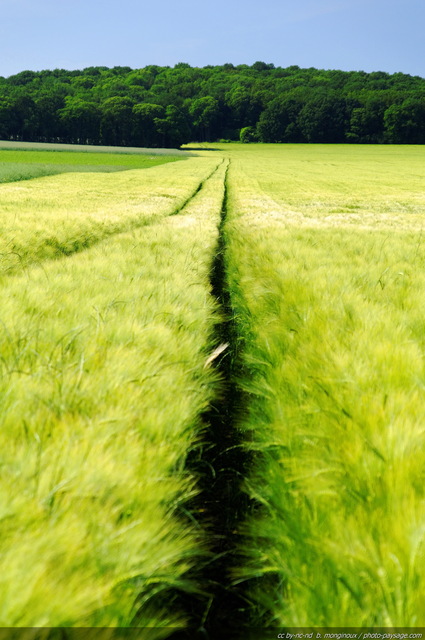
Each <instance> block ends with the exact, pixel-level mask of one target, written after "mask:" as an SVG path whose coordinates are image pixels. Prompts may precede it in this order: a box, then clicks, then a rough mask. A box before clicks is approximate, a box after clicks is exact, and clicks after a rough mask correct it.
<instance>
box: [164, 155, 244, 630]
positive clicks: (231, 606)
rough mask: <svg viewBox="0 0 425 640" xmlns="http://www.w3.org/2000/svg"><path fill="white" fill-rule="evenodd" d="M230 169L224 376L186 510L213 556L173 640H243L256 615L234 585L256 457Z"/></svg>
mask: <svg viewBox="0 0 425 640" xmlns="http://www.w3.org/2000/svg"><path fill="white" fill-rule="evenodd" d="M229 165H230V162H229V163H228V165H227V168H226V173H225V176H224V196H223V202H222V206H221V219H220V225H219V236H218V242H217V248H216V253H215V257H214V260H213V263H212V265H211V273H210V282H211V293H212V295H213V296H214V298H215V299H216V301H217V303H218V305H219V313H220V317H221V320H220V322H219V323H217V324H216V326H215V332H214V336H213V347H214V349H213V352H212V354H211V357H210V363H209V365H210V366H212V367H214V369H215V370H216V372H217V374H218V376H219V377H220V380H221V385H220V393H219V394H218V395H217V397H216V398H215V400H214V401H213V402H212V403H211V406H210V407H209V409H208V410H207V411H206V412H205V413H204V415H203V416H202V417H203V424H204V429H203V433H202V434H201V442H200V446H199V447H198V448H197V449H195V450H194V451H193V452H192V453H191V455H190V457H189V459H188V461H187V468H188V471H189V472H190V473H191V474H193V475H194V476H195V477H196V478H197V482H198V489H199V494H198V496H197V497H196V498H195V499H194V500H193V501H192V503H191V504H189V505H187V509H188V511H189V513H190V514H191V517H192V518H195V519H196V521H197V522H198V524H199V526H200V527H202V529H204V530H205V532H206V535H207V539H208V540H209V552H210V555H209V558H208V560H207V562H206V563H204V564H203V565H202V566H198V567H197V569H196V571H195V572H191V573H190V576H189V577H190V579H191V580H193V582H194V583H196V584H198V585H199V591H198V592H197V593H195V594H191V595H187V594H181V595H180V596H178V597H177V601H178V604H179V606H180V607H181V608H182V609H183V610H184V612H185V615H186V616H188V618H189V620H190V630H189V631H185V632H177V633H175V634H173V635H172V636H171V638H172V640H184V639H186V638H187V639H189V638H190V639H191V640H195V639H196V638H207V639H208V640H219V639H224V638H232V640H238V638H242V637H244V635H245V633H246V630H247V629H248V627H249V623H250V611H251V609H252V606H251V603H250V602H249V601H248V600H247V597H246V593H245V592H246V587H245V585H244V583H240V584H236V581H235V570H237V568H238V567H240V566H241V565H243V557H242V556H241V551H240V550H241V549H242V548H243V544H242V542H243V533H242V532H241V525H242V523H243V522H244V521H245V519H246V516H247V514H248V513H249V512H250V511H252V510H253V509H255V508H256V505H255V504H254V503H253V502H252V501H251V500H250V498H249V497H248V496H247V494H246V493H245V492H244V491H243V490H242V483H243V481H244V478H245V477H246V475H247V472H248V470H249V468H250V467H251V465H252V455H251V454H250V453H249V452H248V451H247V448H246V446H245V434H244V432H243V431H242V430H241V429H240V427H239V420H240V418H241V416H242V415H243V411H244V406H245V398H244V392H243V390H242V389H241V387H240V386H239V384H238V380H239V379H240V377H241V366H242V365H241V357H240V350H241V348H242V343H241V340H240V338H239V336H238V329H237V326H236V319H235V315H234V312H233V308H232V301H231V295H230V291H229V289H228V284H227V274H226V271H227V269H226V260H227V251H226V232H225V225H226V219H227V199H228V193H227V174H228V170H229Z"/></svg>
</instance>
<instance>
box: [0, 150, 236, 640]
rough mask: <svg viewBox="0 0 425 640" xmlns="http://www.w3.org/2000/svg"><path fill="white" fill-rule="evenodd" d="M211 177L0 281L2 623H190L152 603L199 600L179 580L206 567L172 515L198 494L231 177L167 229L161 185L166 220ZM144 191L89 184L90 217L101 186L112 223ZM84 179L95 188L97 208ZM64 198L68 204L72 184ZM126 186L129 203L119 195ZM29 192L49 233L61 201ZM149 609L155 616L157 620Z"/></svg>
mask: <svg viewBox="0 0 425 640" xmlns="http://www.w3.org/2000/svg"><path fill="white" fill-rule="evenodd" d="M178 166H179V164H178V163H175V164H172V165H167V167H165V171H166V172H168V171H169V170H171V171H173V170H174V171H175V170H176V168H178ZM207 167H208V169H209V170H210V169H211V162H203V163H200V168H198V167H196V168H194V170H193V173H192V175H191V174H190V173H189V175H187V174H186V176H187V179H186V182H185V184H184V185H181V184H179V178H180V180H181V177H182V174H179V173H178V169H177V174H171V176H170V174H168V173H167V176H168V178H170V183H171V186H169V184H168V183H167V186H164V185H163V184H162V186H161V182H160V183H159V184H158V176H156V181H155V180H154V179H152V181H151V182H149V184H150V185H151V186H152V188H153V189H154V195H151V196H150V197H151V198H152V200H147V201H146V207H145V209H143V206H142V207H139V206H138V205H137V203H134V207H135V208H136V209H137V210H138V211H139V212H140V209H141V210H142V211H146V208H147V207H148V206H149V207H150V208H151V210H152V212H154V211H155V212H157V213H156V215H157V217H159V218H160V220H159V221H158V224H152V225H150V226H148V227H143V228H136V229H133V230H132V231H131V232H128V233H122V234H119V235H115V236H113V237H110V238H108V239H106V240H105V241H103V242H99V243H98V244H97V245H96V246H94V247H92V248H90V249H88V250H87V251H84V252H83V253H80V254H76V255H72V256H69V257H67V258H66V259H62V260H60V261H49V262H47V263H45V264H44V265H43V267H42V268H41V267H39V266H37V265H34V266H32V267H29V268H28V269H27V271H26V272H25V273H20V274H15V275H11V276H10V277H9V278H7V279H4V281H3V283H2V299H3V303H2V307H1V312H0V333H1V337H0V344H1V360H0V371H1V373H0V394H1V397H2V408H1V412H0V441H1V442H0V450H1V451H2V465H1V467H0V478H1V481H0V487H1V517H0V555H1V558H2V573H1V577H0V595H1V597H0V601H1V608H0V620H1V624H2V625H3V626H8V627H13V626H27V627H30V626H31V627H32V626H34V627H40V626H49V627H52V626H53V627H54V626H128V625H129V624H131V623H132V621H133V620H135V621H136V622H135V623H136V624H137V625H140V626H142V627H148V626H149V627H154V628H157V629H158V632H157V633H158V635H157V636H155V637H164V633H165V632H164V629H163V628H164V627H167V626H179V625H183V624H184V612H181V611H179V610H178V609H177V608H172V607H170V606H169V603H168V601H167V598H166V597H165V596H163V597H161V594H162V593H169V592H170V590H173V589H174V590H176V589H179V590H181V591H183V592H184V591H186V590H188V591H190V590H193V588H194V585H193V584H190V582H189V581H188V579H187V578H186V575H187V572H188V570H189V569H190V568H191V567H193V565H194V564H196V562H197V561H198V560H199V557H201V556H202V555H203V554H205V553H206V552H205V547H206V545H205V540H204V534H203V533H202V531H200V530H199V528H197V527H195V526H194V525H193V524H190V523H188V522H187V521H186V520H185V519H184V518H183V517H182V516H181V514H182V513H183V512H184V509H183V506H184V503H185V502H186V501H187V500H188V499H189V498H190V497H191V496H193V494H194V492H195V491H196V487H195V484H194V480H193V478H191V477H190V475H189V474H188V472H187V471H186V470H185V459H186V456H187V454H188V452H189V451H190V450H191V449H192V448H193V447H194V446H196V441H197V437H198V436H197V432H198V430H199V428H200V426H201V425H200V415H201V413H202V412H203V411H204V410H205V409H206V407H207V406H208V404H209V402H210V399H211V397H212V395H214V393H215V386H216V374H215V373H214V372H213V370H212V369H211V368H210V367H209V366H207V365H208V356H209V344H210V334H211V328H212V326H213V324H214V322H215V303H214V302H213V300H212V297H211V296H210V294H209V269H210V264H211V261H212V256H213V253H214V250H215V246H216V242H217V226H218V222H219V211H220V204H221V199H222V197H223V172H224V166H222V167H220V169H219V170H218V172H216V174H215V175H214V176H213V177H211V179H210V180H209V181H207V182H206V183H205V185H204V187H203V188H202V189H201V190H200V191H199V193H198V194H197V195H196V196H195V197H194V198H193V199H192V200H190V202H188V203H187V206H186V207H185V208H184V209H183V210H182V211H181V212H180V214H179V215H176V216H171V217H168V218H166V219H163V218H162V217H161V215H160V214H159V213H158V210H157V203H158V199H159V198H160V195H159V192H160V189H162V192H163V193H164V194H165V193H167V195H168V196H170V195H173V198H172V199H171V198H169V199H170V200H171V204H170V205H167V206H164V207H163V212H165V211H168V210H169V209H172V208H175V206H176V204H175V202H176V201H181V200H182V199H183V198H184V197H186V196H187V194H188V193H190V191H191V190H193V187H194V185H195V184H196V182H197V181H198V182H199V178H200V177H202V176H204V174H205V171H206V168H207ZM161 170H162V171H164V167H161ZM153 171H154V170H153ZM185 171H187V167H186V169H185ZM161 175H163V174H161ZM173 176H174V182H173V180H171V178H172V177H173ZM92 178H93V180H94V182H93V181H91V179H92ZM109 178H111V176H109ZM144 178H145V174H143V175H142V172H140V173H139V174H133V175H128V176H127V178H125V179H124V181H123V176H122V175H117V174H114V176H113V179H114V180H117V182H116V183H115V182H114V186H115V190H114V191H113V192H112V184H111V182H110V181H108V182H102V181H101V182H100V183H98V182H97V180H98V179H99V176H95V177H93V176H90V177H88V176H85V177H84V180H83V178H81V180H82V182H84V194H85V200H86V206H87V201H91V199H93V200H95V201H97V200H96V198H97V197H99V200H102V199H103V202H104V203H105V202H106V200H105V195H106V193H105V191H106V190H107V189H110V190H111V193H110V194H109V195H110V197H109V198H108V200H107V201H108V202H110V203H111V209H112V211H111V213H110V218H111V219H114V216H115V215H116V214H117V212H118V209H119V203H120V202H121V209H120V210H121V211H123V210H124V211H125V208H126V207H127V208H128V209H129V210H132V205H133V203H132V202H131V200H132V198H134V199H135V198H136V195H137V193H139V195H140V194H142V195H143V194H145V195H146V193H147V189H148V186H147V182H146V181H143V180H144ZM86 179H87V182H86ZM55 180H56V179H54V180H53V182H52V183H50V189H51V186H52V184H58V183H57V182H55ZM68 180H70V182H69V181H68ZM138 180H140V182H141V186H140V188H138V187H137V183H138ZM94 183H95V184H96V185H98V184H101V185H102V192H99V193H94V194H92V196H90V192H89V190H88V187H89V185H91V186H92V187H93V189H94ZM60 184H61V186H62V188H63V189H66V188H69V196H70V197H71V196H72V185H74V186H75V183H74V182H73V179H72V177H71V176H66V177H65V179H63V180H62V179H61V181H60ZM107 185H109V187H108V186H107ZM130 186H132V189H133V191H132V195H131V197H129V198H128V199H127V198H126V195H128V193H127V194H125V192H123V189H124V188H125V187H127V188H129V187H130ZM32 188H33V189H35V190H36V191H37V189H40V188H46V192H45V199H44V202H45V203H46V202H49V198H50V201H51V207H49V206H46V208H45V209H43V211H44V210H45V211H46V218H45V219H42V222H43V229H46V230H47V228H48V222H49V219H50V216H53V215H54V211H56V209H55V207H54V206H53V205H54V201H55V198H56V197H57V198H58V199H59V194H56V195H55V194H51V192H50V190H49V188H47V187H44V185H42V186H40V185H37V184H34V185H32ZM81 188H82V187H81V186H80V189H81ZM11 193H13V196H14V197H15V198H17V194H16V192H15V191H13V190H12V191H11ZM30 193H31V194H32V195H33V196H34V199H33V200H31V203H32V204H33V203H34V202H35V195H34V192H33V191H30ZM61 197H62V198H63V197H64V191H62V194H61ZM163 197H164V199H167V200H168V198H166V195H164V196H163ZM146 198H147V196H146ZM77 199H78V198H77V196H76V195H75V196H74V199H73V200H72V202H73V203H75V206H76V203H77ZM128 200H129V201H130V202H128ZM23 202H24V203H25V204H26V206H27V209H26V211H25V212H24V216H26V217H25V220H24V222H23V228H24V229H25V228H26V229H27V231H28V233H29V235H30V237H32V227H31V223H30V222H28V223H27V222H26V220H31V221H32V220H35V219H36V216H34V217H33V216H31V212H30V205H29V200H26V199H24V200H23ZM68 205H69V202H68ZM41 210H42V205H41V204H40V212H41ZM61 211H62V212H63V213H62V215H63V217H64V220H65V219H66V218H69V219H71V221H72V216H71V215H70V214H69V208H65V205H64V207H63V209H62V210H61V209H60V210H59V212H57V215H59V216H60V215H61ZM99 215H100V201H99ZM108 215H109V213H108ZM137 215H140V213H138V214H137ZM55 229H56V227H55ZM26 241H27V245H28V246H29V247H30V242H29V239H28V238H27V239H26ZM179 513H180V516H179ZM152 601H155V602H157V601H158V602H160V603H162V604H157V605H156V606H152V607H150V606H149V603H150V602H152ZM135 603H136V604H135ZM138 608H139V609H140V613H139V614H138V613H137V610H138ZM161 628H162V631H161ZM152 637H153V636H152Z"/></svg>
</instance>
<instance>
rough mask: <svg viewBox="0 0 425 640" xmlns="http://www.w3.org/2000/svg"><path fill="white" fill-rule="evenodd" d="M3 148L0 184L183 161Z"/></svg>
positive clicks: (152, 155) (174, 157) (80, 152)
mask: <svg viewBox="0 0 425 640" xmlns="http://www.w3.org/2000/svg"><path fill="white" fill-rule="evenodd" d="M52 147H53V148H52V150H49V151H45V150H37V149H32V148H29V149H27V148H24V149H2V148H1V143H0V184H1V183H4V182H18V181H21V180H31V179H33V178H41V177H44V176H51V175H57V174H60V173H66V172H70V171H72V172H78V173H81V172H87V171H89V172H103V173H105V172H106V173H108V172H112V171H125V170H128V169H148V168H150V167H155V166H157V165H161V164H166V163H168V162H175V161H177V160H182V159H183V158H182V156H177V155H173V154H171V153H170V154H169V155H155V154H150V155H147V154H137V153H132V154H130V153H112V152H95V151H86V152H84V151H65V150H63V151H58V150H56V151H55V150H53V149H54V145H52Z"/></svg>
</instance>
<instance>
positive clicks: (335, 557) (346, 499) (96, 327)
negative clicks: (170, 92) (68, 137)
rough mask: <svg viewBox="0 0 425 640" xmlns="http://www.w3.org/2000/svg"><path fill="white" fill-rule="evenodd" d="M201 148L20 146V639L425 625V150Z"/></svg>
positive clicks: (11, 337) (7, 292) (16, 477)
mask: <svg viewBox="0 0 425 640" xmlns="http://www.w3.org/2000/svg"><path fill="white" fill-rule="evenodd" d="M191 148H192V149H193V150H194V152H195V153H196V154H197V155H194V156H192V157H189V158H188V159H187V160H186V161H185V162H168V161H167V163H166V164H162V165H161V166H155V167H152V168H151V169H150V170H149V171H143V170H141V169H140V167H139V166H135V165H134V164H132V163H134V162H136V161H137V162H138V161H139V159H140V161H141V162H143V159H146V160H150V157H149V156H143V154H142V155H138V156H135V155H131V154H130V155H121V154H117V155H112V156H110V154H109V152H102V153H97V152H94V153H84V154H80V153H79V152H73V153H70V152H68V151H61V152H60V153H56V152H55V153H52V152H45V151H36V150H30V151H16V152H15V151H11V150H9V151H1V152H0V159H1V157H2V154H3V153H7V154H13V153H17V154H18V156H17V159H16V161H15V162H16V163H17V164H18V165H21V162H22V164H23V161H21V156H20V155H19V154H22V156H24V155H27V154H28V155H27V157H28V158H30V159H31V158H33V160H28V162H27V166H29V165H30V164H31V163H33V166H39V165H41V164H43V163H44V155H43V154H49V153H50V157H53V158H54V159H55V162H56V158H57V157H59V156H61V157H63V158H64V161H63V162H62V164H61V166H68V167H70V168H72V170H73V171H75V167H76V166H78V167H79V166H81V164H80V163H81V160H80V156H84V157H85V158H89V159H90V158H92V159H93V162H92V164H91V165H90V166H92V167H96V166H97V167H99V168H102V171H103V170H104V167H110V168H111V170H114V169H116V168H117V167H118V168H125V169H127V170H126V171H124V172H120V173H107V174H102V173H93V174H91V173H85V174H84V175H82V174H80V173H78V174H74V173H66V174H65V175H55V176H50V177H46V178H44V179H43V180H30V181H26V182H15V183H13V184H2V185H0V265H1V271H0V286H1V289H2V300H3V302H2V305H1V310H0V333H1V340H0V373H1V376H0V387H1V388H0V391H1V395H2V398H3V400H2V407H1V409H0V425H1V429H0V433H1V434H2V435H1V437H2V438H3V440H2V442H1V443H0V445H1V450H2V452H3V464H2V466H0V497H1V496H3V498H2V503H1V505H2V506H1V508H2V509H3V512H2V513H3V518H1V519H0V554H1V555H2V558H3V569H2V576H1V578H0V593H1V595H2V598H1V601H2V613H1V615H0V622H1V624H2V625H3V626H5V627H8V626H35V627H37V626H56V625H57V626H90V625H99V626H131V625H132V624H134V621H135V620H137V624H139V625H140V626H142V627H143V626H146V627H152V628H153V629H158V633H157V635H155V633H154V635H153V636H152V637H153V638H155V639H156V638H158V640H160V638H164V639H165V638H167V637H169V636H171V635H172V630H170V629H168V631H167V627H183V628H185V627H186V628H187V627H188V626H189V627H190V626H193V625H195V626H196V629H199V628H203V627H205V628H206V629H207V630H208V629H209V628H211V625H212V627H213V628H214V621H212V622H211V616H212V615H215V614H216V613H217V611H219V610H221V611H224V613H223V616H224V617H226V616H227V619H228V621H229V622H230V621H231V620H232V619H233V618H234V616H236V615H237V620H238V625H239V621H242V622H241V624H242V627H243V625H244V624H245V627H246V628H245V629H242V630H243V631H246V632H247V633H248V631H249V629H250V628H263V627H270V630H271V629H276V628H289V627H308V626H311V627H319V626H323V627H327V626H330V627H332V626H335V627H336V626H342V627H368V626H370V627H372V626H375V627H402V626H407V627H409V626H410V627H413V626H418V627H422V626H425V613H424V612H425V564H424V558H425V498H424V490H423V486H424V469H425V429H424V424H425V392H424V389H425V374H424V371H425V337H424V336H425V320H424V318H425V275H424V274H425V240H424V238H425V235H424V230H425V191H424V189H423V185H424V184H425V148H424V147H420V146H409V147H408V146H405V147H403V146H397V147H394V146H379V147H378V146H356V145H265V144H258V145H254V144H252V145H242V144H217V145H191ZM37 154H42V156H39V155H37ZM8 157H9V158H11V157H12V156H8ZM178 157H179V158H180V157H181V156H178ZM123 158H126V159H128V160H125V162H128V164H127V165H126V164H125V162H124V161H123ZM161 158H162V157H161ZM173 159H175V158H173ZM74 161H75V164H74ZM121 162H124V164H122V165H121V164H120V163H121ZM85 166H86V167H87V166H88V165H87V164H86V165H85ZM141 166H142V167H143V166H144V165H143V164H142V165H141ZM229 389H230V390H232V389H236V390H237V393H238V399H237V401H236V402H235V403H232V402H230V401H229V396H228V395H226V393H228V390H229ZM214 412H215V413H216V414H220V415H221V416H222V418H223V425H224V427H223V442H222V443H218V444H217V443H216V441H215V440H214V437H213V436H214V434H212V433H211V430H212V429H213V428H214V424H215V422H214V417H213V418H211V417H210V416H211V413H214ZM213 442H214V445H213V444H212V443H213ZM247 452H249V454H250V455H252V458H248V459H251V460H252V461H251V464H250V467H249V468H245V469H244V471H243V472H241V471H240V467H239V466H238V460H239V459H240V458H241V457H242V458H243V457H246V456H245V454H246V453H247ZM208 456H209V457H208ZM188 460H189V464H188V463H187V461H188ZM194 461H195V463H196V464H194ZM191 465H192V466H191ZM229 465H233V467H234V473H233V476H238V477H240V488H241V491H242V492H243V494H245V495H247V496H249V498H250V500H251V502H247V501H244V500H243V499H240V496H239V497H236V500H240V504H239V503H238V504H235V495H229V491H228V490H227V489H228V486H229V485H228V484H226V482H227V478H228V474H229ZM233 467H232V469H233ZM226 474H227V475H226ZM220 478H224V481H223V482H222V483H221V484H220V482H219V481H218V480H217V479H220ZM200 479H201V481H200ZM208 485H210V486H213V487H216V486H217V487H220V486H221V490H220V491H221V492H220V491H218V493H217V495H216V496H213V497H212V498H211V495H210V494H204V493H203V491H204V489H203V488H202V487H205V486H208ZM205 495H210V497H209V500H210V503H209V504H206V503H203V502H202V500H203V499H204V498H205ZM195 497H196V500H195V502H193V500H194V499H195ZM211 502H213V503H214V504H213V509H211ZM246 504H248V508H246V507H243V506H241V505H246ZM194 505H197V506H194ZM234 512H237V517H236V519H235V517H234ZM214 519H216V520H218V521H213V520H214ZM229 523H232V524H231V526H230V525H229ZM215 563H216V564H215ZM211 566H212V567H213V570H212V571H211ZM214 567H216V568H215V572H214ZM218 569H219V570H218ZM220 581H221V582H220ZM217 583H219V584H217ZM235 590H236V591H238V593H241V590H242V593H243V597H241V599H240V600H239V601H238V603H237V604H236V605H235V600H234V599H233V596H232V594H233V592H234V591H235ZM217 594H219V595H218V596H217ZM217 598H221V600H218V601H217ZM46 602H47V603H49V605H48V607H46ZM217 602H218V604H217ZM226 607H227V608H226ZM232 607H233V609H232ZM135 616H136V618H135ZM194 617H195V622H194ZM224 626H225V625H224ZM224 626H223V628H224ZM213 633H214V632H213ZM213 633H212V634H211V637H213ZM226 633H228V632H227V631H226ZM265 633H268V632H265ZM150 637H151V636H149V638H150ZM215 637H219V636H217V635H216V636H215ZM223 637H227V636H225V634H224V632H223ZM247 637H249V636H248V635H247Z"/></svg>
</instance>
